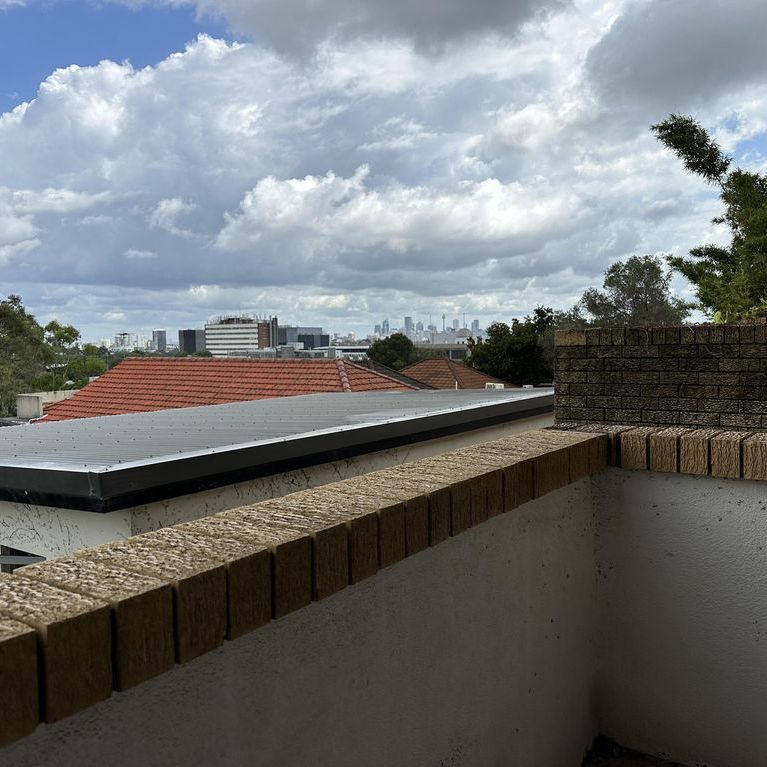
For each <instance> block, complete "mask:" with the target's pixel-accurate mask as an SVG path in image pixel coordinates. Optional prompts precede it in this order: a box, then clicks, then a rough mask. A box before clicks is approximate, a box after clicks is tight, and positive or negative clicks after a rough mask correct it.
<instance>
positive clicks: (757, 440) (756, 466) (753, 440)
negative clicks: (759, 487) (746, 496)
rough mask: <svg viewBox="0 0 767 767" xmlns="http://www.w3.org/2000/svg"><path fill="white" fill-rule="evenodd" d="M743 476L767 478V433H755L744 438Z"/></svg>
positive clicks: (746, 477) (747, 477)
mask: <svg viewBox="0 0 767 767" xmlns="http://www.w3.org/2000/svg"><path fill="white" fill-rule="evenodd" d="M743 477H744V478H745V479H762V480H764V479H767V434H754V435H752V436H751V437H748V438H747V439H745V440H743Z"/></svg>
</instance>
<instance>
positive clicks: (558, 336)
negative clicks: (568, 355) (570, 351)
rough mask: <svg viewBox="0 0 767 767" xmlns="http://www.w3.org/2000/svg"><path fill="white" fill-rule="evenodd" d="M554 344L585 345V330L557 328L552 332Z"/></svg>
mask: <svg viewBox="0 0 767 767" xmlns="http://www.w3.org/2000/svg"><path fill="white" fill-rule="evenodd" d="M554 344H555V346H585V345H586V331H585V330H557V331H556V332H555V333H554Z"/></svg>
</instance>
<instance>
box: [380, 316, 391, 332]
mask: <svg viewBox="0 0 767 767" xmlns="http://www.w3.org/2000/svg"><path fill="white" fill-rule="evenodd" d="M389 332H390V331H389V320H388V318H387V319H385V320H384V321H383V322H382V323H381V335H382V336H388V335H389Z"/></svg>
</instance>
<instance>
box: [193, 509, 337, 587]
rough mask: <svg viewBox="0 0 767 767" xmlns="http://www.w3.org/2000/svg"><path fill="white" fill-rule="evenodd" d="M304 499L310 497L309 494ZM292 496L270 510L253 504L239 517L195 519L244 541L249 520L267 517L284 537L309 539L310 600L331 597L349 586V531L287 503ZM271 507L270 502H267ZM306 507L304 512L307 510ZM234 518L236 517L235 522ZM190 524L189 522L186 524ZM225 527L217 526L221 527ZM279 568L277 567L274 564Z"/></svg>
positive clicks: (314, 512)
mask: <svg viewBox="0 0 767 767" xmlns="http://www.w3.org/2000/svg"><path fill="white" fill-rule="evenodd" d="M307 497H309V498H310V497H311V496H310V495H309V496H307ZM293 498H294V495H289V496H285V498H284V499H276V500H277V501H279V500H282V501H284V503H283V504H282V506H281V507H278V508H274V507H268V506H264V505H263V504H255V505H252V506H249V507H243V508H241V509H234V510H233V512H242V513H243V515H244V516H245V519H244V520H243V519H241V518H240V517H241V515H235V514H228V513H227V512H224V513H223V515H221V516H218V517H207V518H206V519H203V520H199V522H200V523H202V524H203V525H206V523H207V520H210V522H209V523H207V524H211V525H216V526H219V527H218V532H217V534H219V535H230V536H232V537H242V538H243V539H244V540H248V539H249V537H250V534H249V533H248V530H249V529H250V522H249V519H248V518H249V517H250V515H256V516H259V517H264V516H265V517H267V518H268V519H269V522H270V524H272V525H273V526H274V527H275V529H280V530H282V529H284V530H285V532H286V533H287V534H288V535H287V537H303V536H308V537H309V538H310V539H311V549H312V551H311V583H312V591H311V598H312V599H315V600H319V599H325V598H326V597H329V596H330V595H331V594H335V593H336V592H337V591H340V590H341V589H344V588H346V587H347V586H348V585H349V532H348V526H347V524H346V522H345V521H343V520H342V521H339V520H338V519H337V518H336V517H330V518H328V516H327V515H326V514H322V513H321V511H319V510H318V509H316V508H314V506H313V505H312V504H311V502H309V501H307V500H306V499H304V500H302V501H300V502H296V501H295V500H291V499H293ZM267 503H269V504H271V503H272V502H271V501H269V502H267ZM307 505H308V511H307ZM235 517H237V518H236V519H235ZM190 524H192V523H190ZM224 525H225V526H226V527H221V526H224ZM278 558H279V553H278ZM276 567H277V569H280V567H281V566H280V564H279V563H278V564H277V565H276Z"/></svg>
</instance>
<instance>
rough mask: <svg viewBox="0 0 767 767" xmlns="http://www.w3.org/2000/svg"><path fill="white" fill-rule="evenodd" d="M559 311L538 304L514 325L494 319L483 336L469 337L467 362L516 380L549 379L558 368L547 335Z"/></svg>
mask: <svg viewBox="0 0 767 767" xmlns="http://www.w3.org/2000/svg"><path fill="white" fill-rule="evenodd" d="M556 317H557V315H556V314H555V313H554V312H553V311H552V310H551V309H549V308H547V307H543V306H538V307H537V308H536V309H535V311H534V312H533V314H532V315H529V316H527V317H525V318H524V320H517V319H514V320H512V322H511V325H510V326H509V325H507V324H506V323H505V322H494V323H493V324H492V325H490V327H489V328H488V329H487V337H486V338H485V339H482V340H475V339H473V338H470V339H469V342H468V343H469V349H470V351H471V354H470V356H469V358H468V360H467V364H468V365H470V366H471V367H473V368H474V369H475V370H479V371H480V372H481V373H486V374H487V375H491V376H495V377H496V378H500V379H501V380H503V381H508V382H509V383H513V384H519V385H524V384H540V383H549V382H550V381H551V380H552V379H553V377H554V372H553V369H552V365H551V359H550V355H548V354H547V352H546V348H545V339H546V337H547V336H548V335H549V334H550V333H551V331H552V330H553V327H554V325H555V323H556Z"/></svg>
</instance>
